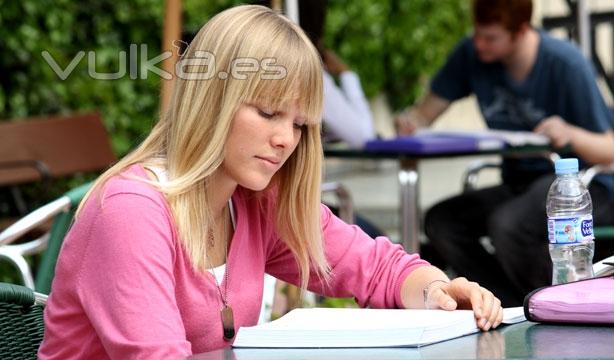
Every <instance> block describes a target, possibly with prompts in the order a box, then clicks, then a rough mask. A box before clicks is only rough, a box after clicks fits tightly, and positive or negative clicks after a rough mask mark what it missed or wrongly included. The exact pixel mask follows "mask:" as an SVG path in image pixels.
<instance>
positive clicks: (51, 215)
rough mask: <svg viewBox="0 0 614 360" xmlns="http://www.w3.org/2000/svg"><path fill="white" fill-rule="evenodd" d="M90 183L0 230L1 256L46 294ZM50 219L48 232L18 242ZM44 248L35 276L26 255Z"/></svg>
mask: <svg viewBox="0 0 614 360" xmlns="http://www.w3.org/2000/svg"><path fill="white" fill-rule="evenodd" d="M91 186H92V183H87V184H84V185H81V186H79V187H77V188H75V189H73V190H71V191H69V192H67V193H66V194H65V195H64V196H62V197H60V198H59V199H57V200H54V201H52V202H50V203H49V204H47V205H44V206H42V207H40V208H39V209H37V210H35V211H33V212H31V213H30V214H28V215H27V216H25V217H23V218H22V219H20V220H18V221H17V222H16V223H14V224H13V225H11V226H9V227H8V228H6V229H5V230H4V231H2V232H0V259H1V260H7V261H9V262H10V263H11V264H13V265H14V266H15V267H16V268H17V270H18V271H19V274H20V276H21V278H22V281H23V283H24V285H25V286H26V287H28V288H30V289H36V291H38V292H41V293H44V294H48V293H49V291H50V290H51V282H52V280H53V276H54V272H55V263H56V261H57V257H58V254H59V252H60V247H61V246H62V242H63V241H64V236H65V235H66V233H67V232H68V229H69V228H70V225H71V223H72V219H73V216H74V213H75V210H76V208H77V206H78V205H79V203H80V202H81V199H83V196H84V195H85V193H86V192H87V191H88V190H89V188H90V187H91ZM50 220H52V221H53V223H52V226H51V230H50V231H49V232H47V233H45V234H43V235H42V236H40V237H38V238H36V239H34V240H30V241H27V242H22V243H16V242H17V241H18V240H20V239H21V238H22V237H23V236H24V235H26V234H27V233H28V232H30V231H31V230H32V229H35V228H37V227H39V226H40V225H41V224H45V223H47V222H48V221H50ZM41 252H42V253H43V254H42V259H41V262H40V264H39V265H38V271H37V276H36V278H35V279H34V278H33V276H32V271H31V269H30V265H29V264H28V262H27V261H26V259H25V256H26V255H32V254H36V253H41ZM0 358H2V357H0Z"/></svg>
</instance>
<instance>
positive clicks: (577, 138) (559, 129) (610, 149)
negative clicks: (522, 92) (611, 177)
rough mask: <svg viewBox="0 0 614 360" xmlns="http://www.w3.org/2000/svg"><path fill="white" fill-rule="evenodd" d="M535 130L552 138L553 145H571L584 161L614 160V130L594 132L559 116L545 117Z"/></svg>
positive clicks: (601, 162) (608, 161)
mask: <svg viewBox="0 0 614 360" xmlns="http://www.w3.org/2000/svg"><path fill="white" fill-rule="evenodd" d="M535 132H537V133H540V134H544V135H546V136H548V137H549V138H550V140H551V141H552V145H554V146H555V147H563V146H565V145H571V147H572V149H573V151H574V152H575V153H576V154H578V156H579V157H581V158H582V159H583V160H584V161H586V162H589V163H591V164H609V163H612V162H614V131H612V130H609V131H607V132H605V133H597V132H592V131H589V130H586V129H583V128H581V127H578V126H575V125H572V124H569V123H567V122H566V121H565V120H563V119H562V118H561V117H559V116H551V117H549V118H546V119H544V120H543V121H542V122H541V123H540V124H539V125H538V126H537V127H536V128H535Z"/></svg>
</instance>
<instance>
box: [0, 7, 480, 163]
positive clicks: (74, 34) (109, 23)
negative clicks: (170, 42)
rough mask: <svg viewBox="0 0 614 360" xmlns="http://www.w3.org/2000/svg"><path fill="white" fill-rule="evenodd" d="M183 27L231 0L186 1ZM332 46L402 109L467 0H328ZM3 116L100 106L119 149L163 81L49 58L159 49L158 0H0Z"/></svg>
mask: <svg viewBox="0 0 614 360" xmlns="http://www.w3.org/2000/svg"><path fill="white" fill-rule="evenodd" d="M183 3H184V21H185V26H184V28H185V29H186V31H188V32H194V31H196V30H198V28H199V27H200V26H201V25H202V24H203V23H205V22H206V21H207V20H208V19H209V18H210V17H211V16H212V15H213V14H215V13H216V12H218V11H220V10H222V9H224V8H227V7H229V6H232V5H234V4H238V3H240V1H233V0H216V1H213V0H209V1H203V0H185V1H184V2H183ZM329 7H330V10H329V14H328V24H327V25H328V27H327V34H326V44H327V45H328V46H329V47H330V48H332V49H334V50H336V51H337V52H338V53H339V55H340V56H341V57H342V58H343V59H345V61H346V62H347V63H348V64H349V65H350V66H351V67H352V68H354V69H355V70H356V71H357V72H358V73H359V75H360V76H361V79H362V82H363V84H364V87H365V91H366V93H367V95H368V96H374V95H376V94H378V93H380V92H382V91H383V92H385V93H387V94H388V96H389V99H390V101H391V104H392V105H393V107H394V108H395V109H397V108H399V107H401V106H403V105H407V104H409V103H411V102H412V101H413V100H414V99H415V98H416V97H417V96H418V95H419V94H420V93H421V91H422V89H423V88H424V86H425V84H426V81H427V79H428V78H429V77H430V76H431V75H432V74H433V72H434V71H435V70H436V68H437V67H438V66H439V65H440V64H441V63H442V62H443V60H444V59H445V56H446V54H447V53H448V51H449V50H450V49H451V48H452V46H453V45H454V43H455V42H456V41H457V40H458V39H459V38H460V37H461V36H463V34H465V33H466V32H467V30H468V26H469V15H468V2H467V1H465V0H438V1H433V0H411V1H406V0H381V1H372V0H352V1H349V0H331V1H330V6H329ZM0 8H1V9H2V11H0V38H1V39H3V41H0V69H1V71H2V73H3V76H2V77H0V119H15V118H22V117H26V116H32V115H40V114H53V113H69V112H74V111H85V110H91V109H98V110H99V111H101V112H102V114H103V117H104V119H105V124H106V126H107V128H108V130H109V132H110V133H111V134H112V140H113V141H112V142H113V147H114V149H115V150H116V152H117V153H118V155H123V154H125V153H126V152H127V151H128V150H129V149H130V148H131V147H132V146H134V144H136V143H138V142H139V141H140V139H141V138H142V136H143V135H144V134H145V133H146V132H147V130H148V129H149V128H150V127H151V125H152V123H153V122H154V121H155V120H156V118H157V111H158V96H159V79H158V77H157V76H155V75H154V74H150V76H149V77H148V79H146V80H144V79H135V80H133V79H130V78H129V77H128V76H124V77H122V78H121V79H119V80H114V81H108V80H95V79H92V78H91V77H90V76H88V72H87V63H88V61H87V56H85V57H84V58H83V59H81V61H80V62H79V64H78V65H77V67H76V68H75V69H74V71H73V72H72V73H71V74H70V76H69V77H68V78H67V79H66V80H61V79H59V78H58V76H57V75H56V74H55V73H54V72H53V70H52V68H51V66H49V64H48V63H47V62H46V61H45V60H44V58H43V57H42V55H41V54H42V52H43V51H48V52H49V54H50V55H51V56H52V57H53V59H54V60H55V61H57V63H58V65H59V66H60V67H61V68H65V67H66V66H68V64H69V63H70V61H71V60H72V59H74V57H75V56H76V55H77V54H78V53H79V52H80V51H85V52H88V51H95V54H96V71H98V72H113V71H117V69H118V54H119V52H120V51H126V52H128V50H129V46H130V44H146V45H147V46H148V52H149V57H150V58H151V57H153V55H152V54H158V53H159V52H160V37H161V32H162V20H163V12H164V8H163V1H160V0H133V1H111V0H81V1H75V0H54V1H51V0H21V1H9V0H0Z"/></svg>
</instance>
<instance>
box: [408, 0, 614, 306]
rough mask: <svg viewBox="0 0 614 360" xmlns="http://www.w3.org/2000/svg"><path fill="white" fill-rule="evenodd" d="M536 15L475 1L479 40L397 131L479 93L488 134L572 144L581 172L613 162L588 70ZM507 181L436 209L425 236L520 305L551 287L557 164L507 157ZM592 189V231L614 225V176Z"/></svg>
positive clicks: (462, 50)
mask: <svg viewBox="0 0 614 360" xmlns="http://www.w3.org/2000/svg"><path fill="white" fill-rule="evenodd" d="M531 13H532V2H531V0H475V1H474V3H473V16H474V34H473V37H472V38H467V39H464V40H462V41H461V42H460V44H459V45H458V46H457V47H456V49H455V50H454V51H453V52H452V54H451V55H450V57H449V58H448V61H447V63H446V64H445V65H444V66H443V67H442V68H441V69H440V70H439V72H438V73H437V75H436V76H435V78H434V79H433V80H432V83H431V88H430V92H429V93H428V94H427V95H426V96H425V97H424V98H423V99H422V101H420V102H419V103H418V104H417V105H416V106H414V107H413V108H411V109H410V110H409V111H406V112H405V113H403V114H401V115H400V116H399V117H398V118H397V119H396V121H397V126H398V129H399V132H400V133H401V134H409V133H412V132H413V131H414V130H415V129H416V128H417V127H420V126H428V125H430V124H431V123H432V122H433V121H434V120H435V119H436V118H437V117H438V116H439V115H440V114H441V113H443V112H444V111H445V110H446V109H447V108H448V106H449V105H450V103H451V102H452V101H454V100H457V99H460V98H463V97H465V96H468V95H470V94H475V95H476V97H477V100H478V103H479V106H480V110H481V112H482V115H483V116H484V118H485V120H486V123H487V125H488V127H490V128H493V129H504V130H524V131H535V132H537V133H541V134H544V135H546V136H548V137H549V138H550V139H551V142H552V144H553V146H555V147H564V146H569V147H570V148H571V149H572V151H573V153H574V154H572V156H576V157H578V158H580V160H581V164H582V165H581V166H583V167H585V166H587V165H589V164H598V163H610V162H614V132H613V131H612V127H613V125H614V118H613V116H612V113H611V112H610V110H609V109H608V108H607V107H606V105H605V103H604V100H603V98H602V96H601V94H600V93H599V89H598V88H597V85H596V83H595V79H594V77H595V74H594V73H593V71H592V69H591V66H590V65H589V64H588V62H587V61H586V60H585V59H584V58H583V57H582V55H581V54H580V52H579V51H578V50H577V49H576V48H575V47H574V46H572V45H571V44H569V43H567V42H565V41H561V40H556V39H554V38H552V37H550V36H549V35H548V34H546V33H544V32H542V31H539V30H536V29H534V28H532V27H531V25H530V19H531ZM502 180H503V184H502V185H499V186H495V187H491V188H487V189H482V190H477V191H471V192H468V193H465V194H462V195H460V196H457V197H454V198H451V199H449V200H446V201H444V202H442V203H440V204H437V205H435V206H434V207H433V208H432V209H431V210H430V211H429V212H428V213H427V215H426V218H425V231H426V234H427V236H428V238H429V239H430V241H431V243H432V245H433V246H434V247H435V249H436V251H437V252H438V253H439V254H440V255H441V256H442V257H443V258H444V259H445V260H446V261H447V262H448V264H449V265H450V266H451V267H452V269H453V270H454V271H455V272H456V273H457V274H458V275H461V276H466V277H470V278H472V279H475V280H476V281H478V282H480V283H483V284H485V286H487V287H490V288H491V289H492V290H493V291H494V292H495V294H496V295H497V296H498V297H499V298H500V299H501V300H502V302H503V304H504V305H505V306H514V305H520V304H521V303H522V300H523V298H524V295H525V294H527V293H528V292H529V291H531V290H532V289H535V288H537V287H539V286H544V285H548V284H550V282H551V272H552V264H551V260H550V255H549V253H548V236H547V228H546V210H545V201H546V194H547V191H548V188H549V186H550V184H551V183H552V181H553V180H554V175H553V167H552V164H550V162H549V161H548V160H546V159H543V158H530V159H529V158H522V159H520V158H517V159H511V158H506V159H504V162H503V169H502ZM589 190H590V193H591V196H592V200H593V209H594V211H593V212H594V222H595V224H597V225H599V224H604V223H605V224H607V223H614V211H613V210H614V205H613V204H614V178H613V177H612V176H599V177H598V178H597V179H596V180H595V181H593V183H592V184H591V186H590V188H589ZM482 236H489V237H490V239H491V241H492V244H493V246H494V247H495V254H494V255H492V254H490V253H489V252H487V251H486V250H485V249H484V248H483V247H482V246H481V245H480V243H479V239H480V237H482Z"/></svg>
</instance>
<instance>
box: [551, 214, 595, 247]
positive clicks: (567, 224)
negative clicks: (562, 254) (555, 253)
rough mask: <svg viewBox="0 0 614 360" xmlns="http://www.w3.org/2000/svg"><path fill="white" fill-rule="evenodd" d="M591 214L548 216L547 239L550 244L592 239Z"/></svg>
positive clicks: (580, 241)
mask: <svg viewBox="0 0 614 360" xmlns="http://www.w3.org/2000/svg"><path fill="white" fill-rule="evenodd" d="M594 238H595V237H594V236H593V216H592V215H583V216H577V217H564V218H554V217H549V218H548V240H549V241H550V243H551V244H573V243H582V242H587V241H591V240H593V239H594Z"/></svg>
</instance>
